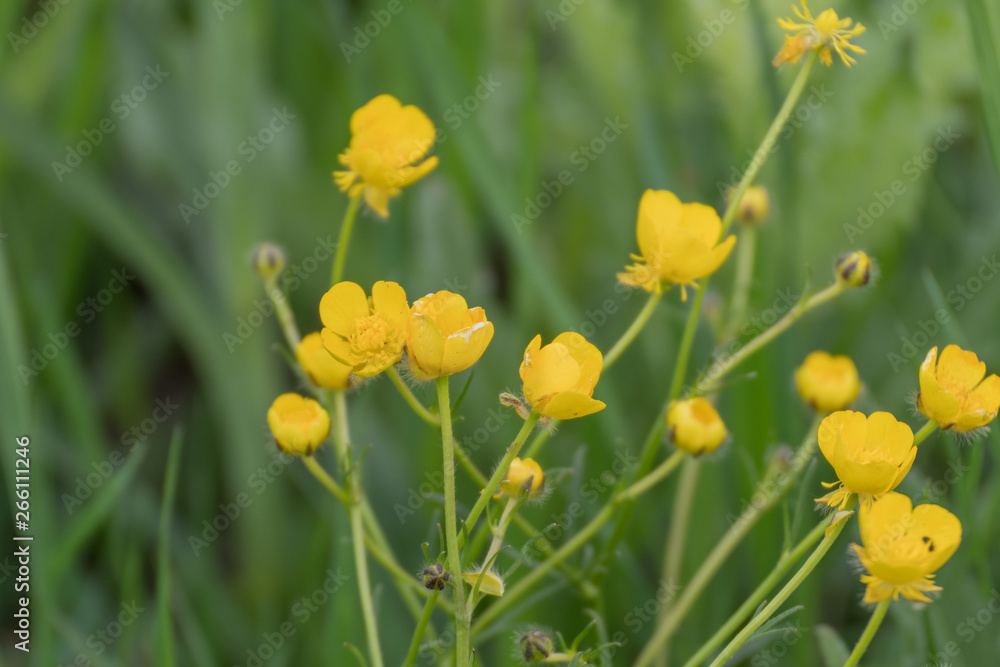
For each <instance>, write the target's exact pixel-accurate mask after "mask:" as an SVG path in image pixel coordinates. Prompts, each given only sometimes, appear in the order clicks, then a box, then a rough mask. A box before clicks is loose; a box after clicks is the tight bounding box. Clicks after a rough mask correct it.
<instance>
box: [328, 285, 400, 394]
mask: <svg viewBox="0 0 1000 667" xmlns="http://www.w3.org/2000/svg"><path fill="white" fill-rule="evenodd" d="M408 312H409V306H408V305H407V304H406V293H405V292H404V291H403V288H402V287H400V286H399V285H397V284H396V283H390V282H385V281H382V280H380V281H379V282H377V283H375V285H374V286H372V297H371V299H369V298H368V297H367V296H365V291H364V290H363V289H361V287H360V286H359V285H358V284H356V283H352V282H347V281H345V282H342V283H337V284H336V285H334V286H333V287H331V288H330V291H329V292H327V293H326V294H324V295H323V298H322V299H321V300H320V302H319V316H320V319H321V320H323V345H324V346H325V347H326V349H327V351H329V353H330V354H332V355H333V356H334V358H335V359H337V360H338V361H340V362H341V363H344V364H347V365H348V366H350V367H351V368H352V369H353V370H354V374H355V375H358V376H360V377H372V376H373V375H378V374H379V373H381V372H382V371H384V370H385V369H387V368H389V367H390V366H392V365H393V364H395V363H397V362H399V360H400V359H401V358H402V356H403V345H404V344H406V323H407V313H408Z"/></svg>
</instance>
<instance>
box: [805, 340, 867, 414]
mask: <svg viewBox="0 0 1000 667" xmlns="http://www.w3.org/2000/svg"><path fill="white" fill-rule="evenodd" d="M795 386H796V387H797V388H798V390H799V396H801V397H802V398H803V399H804V400H805V402H806V403H808V404H809V405H810V406H812V409H813V410H816V411H817V412H836V411H837V410H843V409H844V408H846V407H847V406H848V405H850V404H851V403H853V402H854V399H856V398H857V397H858V393H859V392H860V391H861V380H860V379H859V378H858V369H857V367H856V366H855V365H854V362H853V361H851V358H850V357H846V356H843V355H838V356H833V355H832V354H830V353H829V352H823V351H821V350H817V351H816V352H810V353H809V355H808V356H807V357H806V360H805V361H804V362H802V365H801V366H799V367H798V369H796V371H795Z"/></svg>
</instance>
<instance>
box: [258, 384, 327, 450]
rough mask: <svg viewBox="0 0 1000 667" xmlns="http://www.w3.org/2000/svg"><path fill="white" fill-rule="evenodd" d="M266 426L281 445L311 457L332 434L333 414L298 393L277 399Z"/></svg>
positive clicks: (269, 413)
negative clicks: (331, 417) (331, 422)
mask: <svg viewBox="0 0 1000 667" xmlns="http://www.w3.org/2000/svg"><path fill="white" fill-rule="evenodd" d="M267 425H268V426H270V427H271V434H272V435H274V439H275V441H276V442H277V443H278V446H279V447H280V448H281V449H282V450H284V451H285V452H287V453H289V454H294V455H297V456H309V455H310V454H312V453H313V450H314V449H316V448H317V447H319V446H320V444H322V442H323V441H324V440H326V436H328V435H330V415H328V414H327V412H326V410H324V409H323V406H321V405H320V404H319V403H317V402H316V401H314V400H313V399H311V398H306V397H305V396H300V395H299V394H291V393H289V394H282V395H281V396H279V397H278V398H276V399H274V403H272V404H271V407H270V409H269V410H268V411H267Z"/></svg>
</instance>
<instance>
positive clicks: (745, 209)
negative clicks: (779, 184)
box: [728, 185, 771, 225]
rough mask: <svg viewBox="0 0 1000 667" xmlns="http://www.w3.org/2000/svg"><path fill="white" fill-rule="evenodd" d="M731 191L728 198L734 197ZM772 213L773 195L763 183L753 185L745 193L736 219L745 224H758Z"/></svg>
mask: <svg viewBox="0 0 1000 667" xmlns="http://www.w3.org/2000/svg"><path fill="white" fill-rule="evenodd" d="M732 195H733V192H732V191H730V193H729V196H728V198H732ZM770 213H771V195H769V194H768V193H767V189H766V188H765V187H764V186H762V185H751V186H750V187H749V188H747V189H746V191H745V192H744V193H743V197H742V198H741V199H740V204H739V206H738V207H737V208H736V219H737V220H739V221H740V222H742V223H743V224H745V225H757V224H760V223H761V222H763V221H764V220H765V219H766V218H767V216H768V215H770Z"/></svg>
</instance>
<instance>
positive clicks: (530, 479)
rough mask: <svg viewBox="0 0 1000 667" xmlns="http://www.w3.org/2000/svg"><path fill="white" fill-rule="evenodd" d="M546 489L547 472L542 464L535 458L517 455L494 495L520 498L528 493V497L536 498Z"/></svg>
mask: <svg viewBox="0 0 1000 667" xmlns="http://www.w3.org/2000/svg"><path fill="white" fill-rule="evenodd" d="M544 489H545V473H543V472H542V466H540V465H538V463H537V462H536V461H535V460H534V459H520V458H516V457H515V458H514V460H513V461H511V462H510V467H509V468H507V474H506V475H504V478H503V481H501V482H500V488H499V489H497V493H496V495H495V496H493V497H494V498H499V497H500V496H504V495H506V496H508V497H510V498H520V497H522V496H525V495H526V496H528V498H531V499H534V498H537V497H538V496H540V495H542V491H543V490H544Z"/></svg>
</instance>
